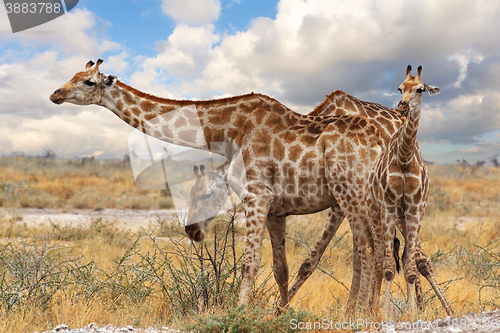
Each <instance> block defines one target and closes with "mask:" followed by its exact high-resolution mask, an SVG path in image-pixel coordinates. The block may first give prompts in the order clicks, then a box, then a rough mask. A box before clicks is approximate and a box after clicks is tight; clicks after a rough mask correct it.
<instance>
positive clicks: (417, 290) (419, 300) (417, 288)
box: [415, 262, 425, 312]
mask: <svg viewBox="0 0 500 333" xmlns="http://www.w3.org/2000/svg"><path fill="white" fill-rule="evenodd" d="M417 268H418V262H417ZM415 297H416V298H417V308H418V309H419V310H420V311H421V312H424V311H425V305H424V297H423V295H422V282H421V281H420V274H419V275H417V278H416V279H415Z"/></svg>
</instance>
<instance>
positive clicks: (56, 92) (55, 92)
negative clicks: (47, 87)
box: [54, 89, 62, 95]
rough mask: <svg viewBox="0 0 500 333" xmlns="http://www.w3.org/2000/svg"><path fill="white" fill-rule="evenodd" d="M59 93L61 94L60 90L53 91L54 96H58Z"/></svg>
mask: <svg viewBox="0 0 500 333" xmlns="http://www.w3.org/2000/svg"><path fill="white" fill-rule="evenodd" d="M60 93H62V90H61V89H57V90H56V91H54V95H57V94H60Z"/></svg>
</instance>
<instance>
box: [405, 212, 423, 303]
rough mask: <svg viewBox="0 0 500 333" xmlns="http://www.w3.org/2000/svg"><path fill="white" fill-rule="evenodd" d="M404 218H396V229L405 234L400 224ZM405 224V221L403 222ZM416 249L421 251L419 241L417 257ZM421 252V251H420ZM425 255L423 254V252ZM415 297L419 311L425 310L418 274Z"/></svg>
mask: <svg viewBox="0 0 500 333" xmlns="http://www.w3.org/2000/svg"><path fill="white" fill-rule="evenodd" d="M403 220H404V217H401V218H400V219H399V220H398V229H399V231H401V234H403V235H404V234H405V233H404V232H403V226H402V223H403V222H402V221H403ZM405 225H406V223H405ZM418 251H422V249H421V248H420V243H417V253H416V255H417V257H418V253H419V252H418ZM422 253H423V252H422ZM424 256H425V254H424ZM417 267H418V263H417ZM415 297H416V298H417V307H418V309H419V310H420V311H422V312H423V311H424V310H425V305H424V297H423V295H422V283H421V281H420V275H419V274H417V278H416V279H415Z"/></svg>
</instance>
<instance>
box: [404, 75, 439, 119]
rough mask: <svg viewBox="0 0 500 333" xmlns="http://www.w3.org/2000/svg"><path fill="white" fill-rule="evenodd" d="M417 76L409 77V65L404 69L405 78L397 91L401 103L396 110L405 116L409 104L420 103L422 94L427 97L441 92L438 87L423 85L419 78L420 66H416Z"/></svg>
mask: <svg viewBox="0 0 500 333" xmlns="http://www.w3.org/2000/svg"><path fill="white" fill-rule="evenodd" d="M417 71H418V72H417V75H416V76H412V75H411V65H408V67H407V68H406V77H405V80H404V81H403V83H401V85H400V86H399V88H398V91H399V92H400V93H401V94H402V95H403V97H402V98H401V101H400V102H399V103H398V110H399V111H400V112H401V113H403V114H405V113H406V112H408V110H409V108H410V102H411V101H413V102H416V103H421V102H422V97H423V93H424V92H428V93H429V95H431V96H433V95H437V94H439V93H440V92H441V89H439V88H438V87H434V86H430V85H427V84H425V83H424V81H422V79H421V78H420V74H421V73H422V66H418V69H417Z"/></svg>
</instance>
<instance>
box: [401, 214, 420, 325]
mask: <svg viewBox="0 0 500 333" xmlns="http://www.w3.org/2000/svg"><path fill="white" fill-rule="evenodd" d="M401 225H402V229H403V232H404V233H403V235H404V237H405V250H404V252H403V263H404V274H405V280H406V286H407V293H408V307H409V310H410V318H411V319H412V320H413V318H414V317H415V312H416V308H415V280H416V279H417V276H418V270H417V265H416V262H415V253H416V244H417V243H418V230H419V219H418V217H416V216H413V215H411V214H409V212H408V211H406V212H405V217H404V218H402V219H401Z"/></svg>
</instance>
